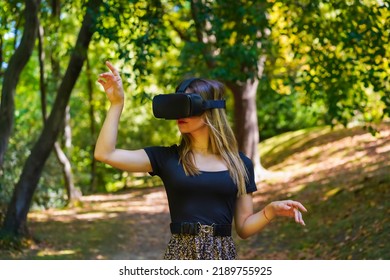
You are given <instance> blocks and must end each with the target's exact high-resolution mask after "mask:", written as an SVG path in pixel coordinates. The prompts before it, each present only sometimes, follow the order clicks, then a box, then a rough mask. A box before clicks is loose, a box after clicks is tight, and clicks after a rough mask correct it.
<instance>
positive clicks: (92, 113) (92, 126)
mask: <svg viewBox="0 0 390 280" xmlns="http://www.w3.org/2000/svg"><path fill="white" fill-rule="evenodd" d="M86 66H87V81H88V82H87V84H88V101H89V120H90V133H91V138H92V139H95V134H96V126H95V117H94V116H95V106H94V103H93V84H92V77H91V66H90V64H89V60H88V57H87V63H86ZM94 150H95V142H94V141H93V142H92V144H91V151H92V153H91V183H90V190H91V191H92V192H95V191H97V176H96V160H95V157H94V156H93V151H94Z"/></svg>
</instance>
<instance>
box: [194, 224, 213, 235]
mask: <svg viewBox="0 0 390 280" xmlns="http://www.w3.org/2000/svg"><path fill="white" fill-rule="evenodd" d="M198 228H199V231H201V232H203V233H206V234H209V233H212V232H213V229H214V224H212V225H211V226H209V225H201V224H200V223H198Z"/></svg>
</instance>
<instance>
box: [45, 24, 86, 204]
mask: <svg viewBox="0 0 390 280" xmlns="http://www.w3.org/2000/svg"><path fill="white" fill-rule="evenodd" d="M38 30H39V32H38V39H39V40H38V60H39V70H40V71H39V73H40V83H39V85H40V90H41V108H42V118H43V123H44V124H46V120H47V113H46V111H47V110H46V108H47V98H46V95H47V94H46V83H45V80H46V79H45V66H44V65H45V64H44V60H45V52H44V47H43V45H44V44H43V40H44V30H43V27H42V26H41V25H40V24H39V29H38ZM55 78H57V79H59V77H55ZM57 79H55V80H57ZM64 127H65V128H64V137H65V143H66V144H65V146H66V147H67V148H70V146H71V145H72V144H71V138H72V133H71V129H70V113H69V106H67V107H66V113H65V119H64ZM54 152H55V154H56V157H57V160H58V162H59V163H60V164H61V167H62V172H63V175H64V183H65V189H66V193H67V195H68V205H72V204H73V203H75V202H77V201H78V200H80V197H81V196H82V194H81V191H80V190H78V189H76V188H75V186H74V180H73V174H72V166H71V163H70V160H69V159H68V157H67V156H66V154H65V152H64V151H63V150H62V149H61V145H60V143H59V142H58V141H56V142H55V144H54Z"/></svg>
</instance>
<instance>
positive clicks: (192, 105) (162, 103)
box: [153, 78, 226, 120]
mask: <svg viewBox="0 0 390 280" xmlns="http://www.w3.org/2000/svg"><path fill="white" fill-rule="evenodd" d="M194 80H197V78H191V79H187V80H185V81H183V82H182V83H181V85H180V87H179V89H178V90H177V91H176V93H171V94H160V95H156V96H155V97H154V98H153V115H154V116H155V117H156V118H159V119H166V120H177V119H183V118H188V117H192V116H200V115H201V114H203V113H204V112H205V111H206V110H208V109H214V108H226V104H225V100H204V99H203V98H202V96H201V95H200V94H198V93H185V91H186V89H187V88H188V86H189V85H190V84H191V83H192V82H193V81H194Z"/></svg>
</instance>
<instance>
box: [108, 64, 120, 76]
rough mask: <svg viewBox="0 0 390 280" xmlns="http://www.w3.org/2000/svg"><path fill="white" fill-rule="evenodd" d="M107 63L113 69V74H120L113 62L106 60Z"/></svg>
mask: <svg viewBox="0 0 390 280" xmlns="http://www.w3.org/2000/svg"><path fill="white" fill-rule="evenodd" d="M106 65H107V67H108V68H109V69H110V70H111V72H112V74H114V76H119V72H118V70H116V68H115V67H114V65H112V64H111V62H109V61H106Z"/></svg>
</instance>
